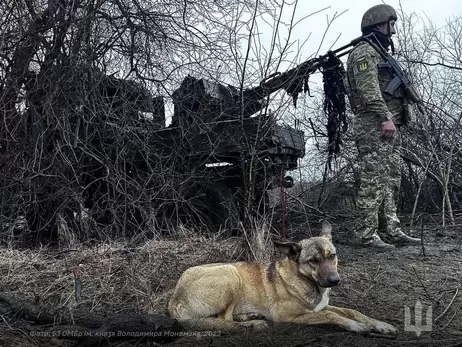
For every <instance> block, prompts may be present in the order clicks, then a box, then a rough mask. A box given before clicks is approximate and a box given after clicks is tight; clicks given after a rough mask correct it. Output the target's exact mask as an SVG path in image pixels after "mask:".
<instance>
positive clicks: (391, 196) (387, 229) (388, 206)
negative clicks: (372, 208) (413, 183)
mask: <svg viewBox="0 0 462 347" xmlns="http://www.w3.org/2000/svg"><path fill="white" fill-rule="evenodd" d="M400 152H401V134H400V132H399V131H397V132H396V135H395V137H394V141H393V147H392V153H391V155H390V156H389V160H388V162H387V166H388V172H389V177H388V184H387V185H386V189H384V201H383V209H381V210H380V211H379V212H380V213H379V218H380V219H383V226H384V228H383V229H379V235H380V236H381V237H382V238H383V239H384V240H386V241H387V242H390V243H395V244H420V239H417V238H411V237H409V236H407V235H405V234H404V233H403V232H402V230H401V222H400V220H399V218H398V215H397V213H396V212H397V204H398V196H399V191H400V186H401V157H400Z"/></svg>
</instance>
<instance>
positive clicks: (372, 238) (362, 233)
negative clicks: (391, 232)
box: [355, 227, 395, 251]
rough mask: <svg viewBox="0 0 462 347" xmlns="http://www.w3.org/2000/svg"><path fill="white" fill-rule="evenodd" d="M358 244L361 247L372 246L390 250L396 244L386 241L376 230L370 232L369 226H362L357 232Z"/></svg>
mask: <svg viewBox="0 0 462 347" xmlns="http://www.w3.org/2000/svg"><path fill="white" fill-rule="evenodd" d="M355 238H356V244H357V245H358V246H361V247H368V248H369V247H370V248H374V249H376V250H381V251H389V250H392V249H394V248H395V246H394V245H392V244H389V243H386V242H384V241H383V240H382V239H381V238H380V236H379V235H377V233H376V232H370V231H369V232H368V230H367V228H364V227H363V228H361V229H359V230H357V232H356V233H355Z"/></svg>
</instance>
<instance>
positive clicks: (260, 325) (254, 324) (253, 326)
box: [240, 319, 268, 331]
mask: <svg viewBox="0 0 462 347" xmlns="http://www.w3.org/2000/svg"><path fill="white" fill-rule="evenodd" d="M240 324H241V326H243V327H245V328H246V329H247V330H255V331H259V330H265V329H267V328H268V323H267V322H266V321H264V320H260V319H255V320H249V321H247V322H241V323H240Z"/></svg>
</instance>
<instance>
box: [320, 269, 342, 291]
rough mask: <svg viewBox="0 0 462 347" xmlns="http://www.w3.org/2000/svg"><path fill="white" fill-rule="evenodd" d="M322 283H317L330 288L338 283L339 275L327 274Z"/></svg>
mask: <svg viewBox="0 0 462 347" xmlns="http://www.w3.org/2000/svg"><path fill="white" fill-rule="evenodd" d="M322 282H323V283H319V285H320V287H324V288H330V287H334V286H336V285H337V284H339V283H340V276H339V275H338V274H336V273H333V274H329V275H327V276H326V278H325V279H324V280H323V281H322Z"/></svg>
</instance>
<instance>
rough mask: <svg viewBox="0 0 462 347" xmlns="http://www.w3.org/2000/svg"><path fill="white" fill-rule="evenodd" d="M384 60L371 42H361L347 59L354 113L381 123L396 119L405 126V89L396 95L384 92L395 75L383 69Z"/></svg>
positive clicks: (349, 93)
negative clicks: (374, 117)
mask: <svg viewBox="0 0 462 347" xmlns="http://www.w3.org/2000/svg"><path fill="white" fill-rule="evenodd" d="M381 63H384V60H383V58H382V57H381V56H380V54H379V53H378V52H376V51H375V49H374V48H373V47H372V46H371V45H370V44H369V43H367V42H364V41H362V42H360V43H358V44H357V45H356V46H355V48H353V50H352V51H351V52H350V54H349V56H348V60H347V76H346V77H347V81H346V82H347V83H346V86H347V89H348V96H349V99H350V104H351V107H352V109H353V112H354V113H355V114H356V115H358V116H361V115H363V116H371V114H372V116H376V117H377V118H378V119H380V121H382V122H383V121H386V120H390V119H393V121H394V122H395V124H404V123H405V121H404V114H403V113H404V104H405V102H406V100H405V98H404V94H403V92H402V90H400V89H398V90H397V91H396V93H395V95H387V94H385V93H384V90H385V88H386V87H387V85H388V83H389V82H390V81H391V80H392V78H393V76H392V75H391V73H390V72H389V71H388V69H386V68H381V67H380V64H381Z"/></svg>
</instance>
